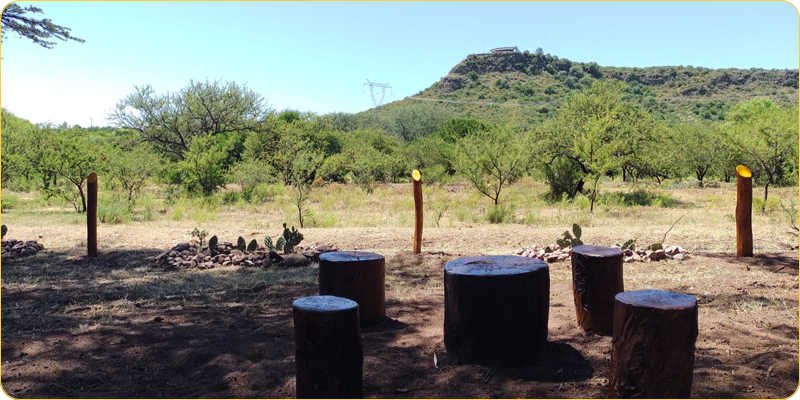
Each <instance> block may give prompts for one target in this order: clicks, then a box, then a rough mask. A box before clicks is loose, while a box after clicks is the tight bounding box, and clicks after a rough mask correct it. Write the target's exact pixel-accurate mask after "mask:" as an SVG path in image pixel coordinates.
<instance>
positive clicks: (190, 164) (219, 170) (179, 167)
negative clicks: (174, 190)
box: [169, 135, 228, 196]
mask: <svg viewBox="0 0 800 400" xmlns="http://www.w3.org/2000/svg"><path fill="white" fill-rule="evenodd" d="M226 150H227V146H226V143H220V142H219V141H218V140H217V139H216V138H214V137H213V136H211V135H206V136H199V137H197V138H195V140H193V141H192V144H191V145H189V149H188V151H186V153H184V159H183V160H181V161H179V162H178V163H177V164H175V167H174V168H173V169H172V170H171V171H170V172H169V181H170V183H173V184H179V185H181V186H182V187H183V188H184V189H185V190H186V191H187V192H188V193H201V194H203V195H206V196H207V195H210V194H211V193H214V192H215V191H217V189H218V188H219V187H220V186H222V185H224V184H225V177H226V171H225V167H226V161H227V160H228V153H227V151H226Z"/></svg>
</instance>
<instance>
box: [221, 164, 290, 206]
mask: <svg viewBox="0 0 800 400" xmlns="http://www.w3.org/2000/svg"><path fill="white" fill-rule="evenodd" d="M228 180H229V181H230V182H232V183H235V184H237V185H239V186H240V187H241V188H242V193H243V194H244V195H243V198H244V199H245V200H247V201H250V198H251V194H252V192H253V190H254V189H255V187H256V186H258V185H261V184H270V183H275V182H277V181H278V179H277V171H275V168H273V167H272V166H271V165H269V164H267V163H265V162H263V161H258V160H252V159H251V160H246V161H242V162H239V163H236V164H234V165H233V167H231V169H230V170H229V171H228Z"/></svg>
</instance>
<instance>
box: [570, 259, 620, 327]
mask: <svg viewBox="0 0 800 400" xmlns="http://www.w3.org/2000/svg"><path fill="white" fill-rule="evenodd" d="M571 259H572V291H573V297H574V299H575V314H576V317H577V319H578V326H580V327H581V329H583V330H584V331H586V332H598V333H604V334H607V335H610V334H611V333H612V327H613V326H614V296H616V295H617V294H618V293H621V292H622V291H623V290H624V289H623V280H622V252H621V251H619V250H618V249H613V248H610V247H600V246H590V245H583V246H575V247H573V248H572V251H571Z"/></svg>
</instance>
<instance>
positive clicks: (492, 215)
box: [486, 206, 514, 224]
mask: <svg viewBox="0 0 800 400" xmlns="http://www.w3.org/2000/svg"><path fill="white" fill-rule="evenodd" d="M486 219H487V220H488V221H489V222H490V223H492V224H502V223H503V222H513V221H514V208H513V207H510V206H506V207H503V206H494V207H492V209H490V210H489V212H488V213H487V214H486Z"/></svg>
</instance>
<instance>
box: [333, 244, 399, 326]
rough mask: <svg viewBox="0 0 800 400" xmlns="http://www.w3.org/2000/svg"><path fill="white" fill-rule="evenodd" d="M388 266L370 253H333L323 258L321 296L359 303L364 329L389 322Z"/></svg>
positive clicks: (381, 257) (377, 255)
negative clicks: (387, 311) (387, 316)
mask: <svg viewBox="0 0 800 400" xmlns="http://www.w3.org/2000/svg"><path fill="white" fill-rule="evenodd" d="M385 279H386V262H385V259H384V257H383V256H382V255H380V254H376V253H370V252H366V251H333V252H329V253H324V254H322V255H320V256H319V294H320V295H330V296H339V297H344V298H347V299H350V300H353V301H355V302H356V303H358V306H359V310H360V311H359V313H360V318H361V326H369V325H373V324H376V323H379V322H381V321H383V320H385V319H386V289H385V286H384V282H385Z"/></svg>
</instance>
